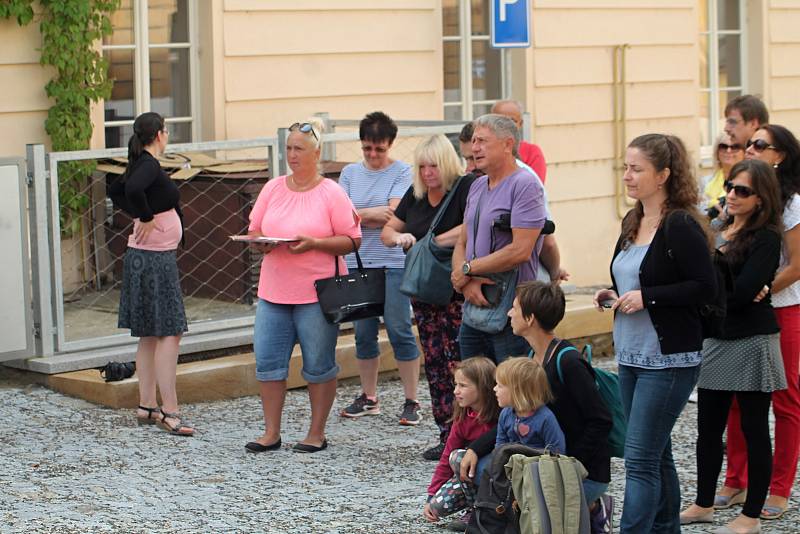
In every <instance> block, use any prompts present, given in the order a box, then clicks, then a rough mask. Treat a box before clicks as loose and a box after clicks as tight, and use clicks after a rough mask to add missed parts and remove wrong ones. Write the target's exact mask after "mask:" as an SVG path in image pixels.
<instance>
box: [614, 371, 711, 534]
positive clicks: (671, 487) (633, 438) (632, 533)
mask: <svg viewBox="0 0 800 534" xmlns="http://www.w3.org/2000/svg"><path fill="white" fill-rule="evenodd" d="M699 372H700V366H699V365H697V366H695V367H682V368H681V367H676V368H668V369H642V368H640V367H631V366H628V365H620V366H619V389H620V393H621V394H622V404H623V408H624V409H625V416H626V417H627V419H628V433H627V435H626V437H625V503H624V507H623V509H622V521H621V522H620V532H621V533H623V534H625V533H628V534H641V533H643V532H654V533H676V534H677V533H680V531H681V526H680V519H679V517H678V516H679V514H680V506H681V488H680V484H679V482H678V473H677V471H676V470H675V463H674V462H673V460H672V440H671V438H670V435H671V433H672V427H673V426H675V421H677V419H678V417H679V416H680V414H681V411H683V407H684V406H686V401H687V400H688V399H689V394H690V393H691V392H692V389H693V388H694V385H695V383H696V382H697V376H698V374H699Z"/></svg>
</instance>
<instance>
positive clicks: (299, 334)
mask: <svg viewBox="0 0 800 534" xmlns="http://www.w3.org/2000/svg"><path fill="white" fill-rule="evenodd" d="M321 126H322V124H321V123H320V122H319V120H318V119H312V120H311V121H309V122H304V123H302V124H301V123H295V124H293V125H292V126H291V127H290V128H289V137H288V139H287V141H286V159H287V161H288V163H289V168H290V169H291V171H292V173H291V174H290V175H288V176H280V177H278V178H275V179H273V180H270V181H269V182H267V184H266V185H265V186H264V188H263V189H262V190H261V193H260V194H259V195H258V199H257V200H256V203H255V205H254V206H253V210H252V212H251V213H250V227H249V234H250V235H263V236H269V237H278V238H287V239H296V240H297V241H296V242H295V243H290V244H286V243H284V244H279V245H252V246H254V247H257V248H258V249H259V250H261V251H262V252H263V253H264V259H263V261H262V262H261V275H260V278H259V281H258V306H257V309H256V320H255V331H254V334H253V348H254V351H255V354H256V379H257V380H258V381H259V382H260V383H261V405H262V407H263V410H264V424H265V427H266V429H265V431H264V434H262V435H261V437H259V438H258V439H257V440H255V441H251V442H249V443H247V444H246V445H245V449H247V451H249V452H264V451H269V450H276V449H279V448H280V447H281V414H282V411H283V402H284V398H285V397H286V378H287V376H288V374H289V360H290V358H291V356H292V350H293V349H294V345H295V343H297V342H299V343H300V348H301V349H302V354H303V369H302V376H303V378H304V379H305V380H306V382H308V396H309V398H310V400H311V428H309V430H308V433H307V434H306V437H305V439H303V441H300V442H298V443H296V444H295V445H294V446H293V447H292V450H294V451H295V452H307V453H310V452H319V451H321V450H324V449H326V448H327V447H328V442H327V440H326V439H325V423H326V421H327V419H328V414H329V413H330V410H331V406H332V405H333V401H334V399H335V397H336V375H337V374H338V372H339V366H338V365H336V357H335V356H336V339H337V337H338V333H339V326H338V325H336V324H330V323H328V322H327V321H326V320H325V318H324V316H323V315H322V310H321V309H320V307H319V303H318V302H317V293H316V290H315V289H314V281H315V280H319V279H322V278H330V277H331V276H333V275H334V266H335V261H339V268H340V270H342V271H343V272H347V268H346V267H345V265H344V262H343V261H342V259H341V258H339V259H338V260H337V259H336V256H341V255H344V254H347V253H348V252H351V251H352V250H353V249H354V247H356V248H357V247H358V246H359V245H360V244H361V226H360V219H359V217H358V214H357V213H356V211H355V208H354V207H353V204H352V203H351V202H350V199H349V198H348V197H347V194H345V192H344V190H343V189H342V188H341V187H339V185H338V184H337V183H336V182H333V181H332V180H329V179H327V178H323V177H322V176H320V174H319V170H318V165H319V157H320V147H321V145H322V143H321V141H320V132H321Z"/></svg>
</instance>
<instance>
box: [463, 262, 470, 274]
mask: <svg viewBox="0 0 800 534" xmlns="http://www.w3.org/2000/svg"><path fill="white" fill-rule="evenodd" d="M471 269H472V267H471V266H470V264H469V262H468V261H465V262H464V264H463V265H461V272H462V273H464V274H465V275H469V272H470V270H471Z"/></svg>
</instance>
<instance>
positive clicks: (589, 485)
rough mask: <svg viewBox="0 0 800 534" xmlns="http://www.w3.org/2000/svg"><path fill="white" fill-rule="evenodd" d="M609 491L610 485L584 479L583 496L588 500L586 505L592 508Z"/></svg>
mask: <svg viewBox="0 0 800 534" xmlns="http://www.w3.org/2000/svg"><path fill="white" fill-rule="evenodd" d="M607 489H608V483H606V482H595V481H594V480H589V479H588V478H585V479H583V496H584V498H585V499H586V505H587V506H592V503H593V502H594V501H596V500H597V499H599V498H600V497H601V496H602V495H603V494H604V493H605V492H606V490H607Z"/></svg>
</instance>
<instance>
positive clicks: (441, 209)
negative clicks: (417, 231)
mask: <svg viewBox="0 0 800 534" xmlns="http://www.w3.org/2000/svg"><path fill="white" fill-rule="evenodd" d="M462 178H464V177H463V176H459V177H458V180H456V183H455V184H453V188H452V189H450V191H448V192H447V195H445V197H444V200H443V201H442V203H441V204H440V205H439V211H437V212H436V216H435V217H434V218H433V222H432V223H431V227H430V228H428V233H429V234H432V233H433V229H434V228H436V227H437V226H438V225H439V223H440V222H441V221H442V218H443V217H444V212H445V211H447V206H449V205H450V201H451V200H452V199H453V197H454V196H456V195H455V193H456V189H458V185H459V184H460V183H461V180H462ZM428 202H429V203H430V200H428Z"/></svg>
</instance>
